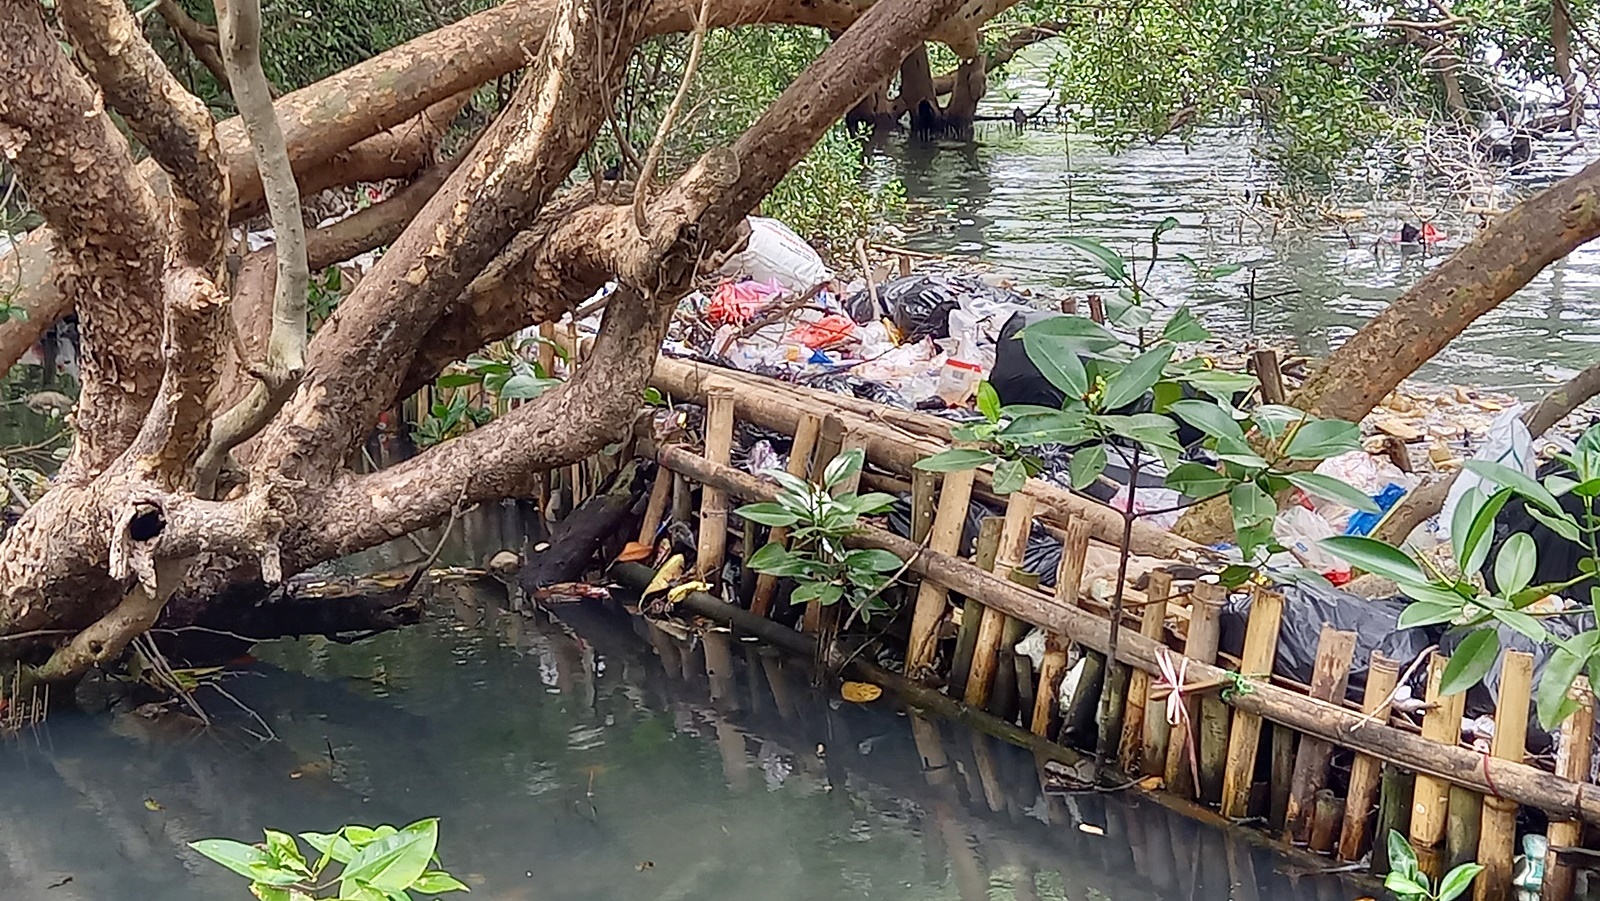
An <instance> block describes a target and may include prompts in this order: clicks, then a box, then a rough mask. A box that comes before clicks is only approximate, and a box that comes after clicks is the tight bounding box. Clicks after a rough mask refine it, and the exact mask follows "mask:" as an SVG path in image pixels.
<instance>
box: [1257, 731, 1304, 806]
mask: <svg viewBox="0 0 1600 901" xmlns="http://www.w3.org/2000/svg"><path fill="white" fill-rule="evenodd" d="M1270 729H1271V733H1270V738H1269V741H1268V745H1267V746H1268V747H1269V748H1270V749H1271V750H1270V751H1269V752H1268V753H1269V755H1270V756H1269V759H1268V763H1269V764H1270V766H1269V767H1268V773H1270V776H1269V777H1268V779H1267V784H1266V785H1265V786H1262V785H1256V786H1253V789H1254V790H1255V791H1261V790H1262V789H1265V790H1266V795H1267V798H1268V801H1267V824H1268V825H1269V826H1271V827H1272V828H1273V829H1275V830H1277V831H1280V832H1281V831H1282V830H1283V824H1284V822H1285V820H1286V819H1287V817H1288V815H1289V789H1290V787H1291V786H1290V782H1291V780H1293V779H1294V749H1295V740H1296V738H1297V737H1298V736H1296V735H1295V734H1294V730H1293V729H1290V728H1289V727H1288V726H1285V725H1283V724H1281V723H1273V724H1272V725H1271V726H1270Z"/></svg>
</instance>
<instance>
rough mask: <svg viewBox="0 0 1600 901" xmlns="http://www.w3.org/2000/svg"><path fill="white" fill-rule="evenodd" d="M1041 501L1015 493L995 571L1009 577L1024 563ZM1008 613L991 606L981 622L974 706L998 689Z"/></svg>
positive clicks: (969, 695) (969, 693) (970, 686)
mask: <svg viewBox="0 0 1600 901" xmlns="http://www.w3.org/2000/svg"><path fill="white" fill-rule="evenodd" d="M1036 505H1037V502H1036V501H1035V500H1034V499H1033V498H1031V497H1028V496H1027V495H1024V494H1016V495H1012V496H1011V499H1010V500H1009V501H1008V502H1007V503H1006V518H1005V525H1004V526H1003V527H1002V529H1001V532H1000V548H999V551H998V552H997V553H996V555H995V571H996V572H998V573H1000V574H1002V575H1007V576H1009V574H1010V572H1011V570H1012V568H1014V567H1016V566H1017V565H1018V564H1020V563H1021V562H1022V557H1023V554H1024V553H1025V552H1026V551H1027V549H1028V534H1029V532H1030V531H1031V530H1032V528H1033V512H1034V508H1035V506H1036ZM1005 624H1006V615H1005V614H1004V613H1001V612H1000V611H998V610H993V609H990V608H988V607H985V608H984V609H983V619H982V621H981V622H980V623H979V624H978V643H977V646H976V648H975V649H974V650H973V652H972V673H971V675H970V676H969V677H968V679H967V687H966V692H965V697H966V701H967V703H968V704H970V705H972V706H973V707H979V708H983V707H987V706H988V704H989V699H990V696H991V693H992V692H993V690H994V677H995V670H996V668H997V666H998V665H999V658H1000V643H1001V640H1002V638H1003V633H1004V631H1005Z"/></svg>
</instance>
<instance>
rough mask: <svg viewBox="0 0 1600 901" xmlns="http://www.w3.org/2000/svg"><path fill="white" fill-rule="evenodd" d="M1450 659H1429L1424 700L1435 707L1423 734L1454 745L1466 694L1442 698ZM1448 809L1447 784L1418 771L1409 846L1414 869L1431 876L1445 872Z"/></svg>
mask: <svg viewBox="0 0 1600 901" xmlns="http://www.w3.org/2000/svg"><path fill="white" fill-rule="evenodd" d="M1449 662H1450V659H1449V658H1448V657H1445V656H1444V655H1443V654H1434V655H1433V656H1432V658H1431V659H1430V660H1429V661H1428V693H1427V695H1426V696H1425V697H1424V700H1426V701H1427V702H1428V703H1430V704H1433V705H1434V706H1433V707H1432V708H1431V709H1430V710H1428V712H1427V713H1425V714H1423V716H1422V737H1423V738H1425V739H1427V740H1428V741H1432V742H1437V743H1439V744H1441V745H1447V746H1449V747H1456V746H1457V745H1458V744H1459V743H1460V739H1461V705H1462V702H1463V701H1464V700H1465V693H1462V694H1457V695H1453V696H1451V697H1444V695H1443V693H1442V692H1441V691H1440V683H1441V682H1442V681H1443V679H1444V668H1445V665H1446V664H1448V663H1449ZM1449 811H1450V783H1449V782H1448V781H1446V780H1444V779H1441V778H1439V777H1437V776H1431V775H1428V774H1425V773H1419V774H1418V775H1417V788H1416V794H1415V795H1414V797H1413V800H1412V803H1411V847H1412V849H1414V850H1415V851H1416V852H1417V868H1418V869H1420V870H1421V871H1422V872H1424V873H1426V874H1428V877H1429V878H1431V879H1438V878H1439V877H1440V876H1442V875H1444V873H1443V869H1444V855H1443V850H1444V849H1443V842H1444V833H1445V827H1446V826H1447V825H1448V824H1449Z"/></svg>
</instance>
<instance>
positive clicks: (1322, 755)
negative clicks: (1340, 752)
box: [1284, 625, 1356, 844]
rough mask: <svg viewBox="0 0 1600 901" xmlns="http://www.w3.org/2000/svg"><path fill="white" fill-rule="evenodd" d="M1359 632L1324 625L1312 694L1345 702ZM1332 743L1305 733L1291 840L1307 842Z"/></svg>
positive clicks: (1288, 825)
mask: <svg viewBox="0 0 1600 901" xmlns="http://www.w3.org/2000/svg"><path fill="white" fill-rule="evenodd" d="M1355 653H1356V633H1354V632H1341V631H1339V630H1337V629H1335V628H1333V627H1332V626H1326V625H1325V626H1323V627H1322V635H1321V637H1319V638H1318V639H1317V658H1316V662H1315V663H1313V664H1312V669H1311V697H1313V698H1316V699H1317V700H1319V701H1328V702H1329V703H1332V704H1343V703H1344V693H1345V688H1346V686H1348V685H1349V684H1350V662H1351V661H1352V660H1353V659H1354V658H1355ZM1332 757H1333V745H1331V744H1329V743H1328V742H1326V741H1324V740H1322V739H1320V738H1312V737H1311V736H1309V735H1307V736H1302V737H1301V739H1300V750H1299V752H1298V753H1296V755H1295V759H1294V775H1293V776H1292V777H1291V778H1290V785H1289V806H1288V808H1287V810H1286V813H1285V815H1284V833H1285V835H1286V837H1287V838H1288V839H1289V841H1291V842H1294V843H1296V844H1308V843H1309V842H1310V841H1311V820H1312V814H1313V812H1314V805H1315V802H1316V796H1317V792H1319V791H1321V790H1322V789H1323V788H1324V787H1325V786H1326V785H1327V784H1328V763H1329V761H1330V760H1331V759H1332Z"/></svg>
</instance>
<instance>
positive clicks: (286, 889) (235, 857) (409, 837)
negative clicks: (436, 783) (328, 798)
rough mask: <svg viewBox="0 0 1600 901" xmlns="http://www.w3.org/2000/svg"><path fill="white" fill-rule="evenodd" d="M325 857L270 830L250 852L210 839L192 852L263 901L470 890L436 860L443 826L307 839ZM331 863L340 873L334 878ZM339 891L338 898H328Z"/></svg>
mask: <svg viewBox="0 0 1600 901" xmlns="http://www.w3.org/2000/svg"><path fill="white" fill-rule="evenodd" d="M300 841H303V842H305V843H306V844H307V845H309V846H310V847H311V848H312V849H313V850H314V851H316V852H317V854H319V855H320V856H319V857H318V858H317V860H316V862H314V863H311V862H308V861H307V860H306V857H305V855H304V854H302V853H301V851H300V846H299V844H298V843H297V842H296V841H295V840H294V837H293V836H291V835H288V834H287V833H283V832H274V831H272V830H271V829H268V830H266V841H264V842H262V843H259V844H255V845H247V844H245V843H243V842H236V841H232V840H230V839H225V838H208V839H205V840H203V841H198V842H193V843H191V844H190V845H189V847H191V848H193V849H194V850H196V851H198V852H200V853H201V854H203V855H205V856H206V857H207V858H209V859H211V860H212V861H215V862H216V863H219V864H221V865H223V866H225V867H227V868H228V869H230V870H232V871H233V872H235V873H238V874H239V875H240V876H243V877H244V878H246V879H248V880H250V892H251V894H253V895H255V896H256V897H257V898H259V899H261V901H312V899H317V898H339V899H343V901H404V899H407V898H410V897H411V893H412V892H416V893H417V894H419V895H443V894H445V893H447V892H464V891H468V889H467V887H466V886H465V885H463V884H462V883H461V881H460V880H458V879H456V878H455V877H454V876H451V875H450V874H449V873H446V872H445V871H444V870H442V869H440V868H439V859H438V857H437V856H436V855H435V854H434V851H435V849H436V847H437V846H438V844H439V821H438V820H437V819H426V820H418V821H417V822H415V823H412V824H411V825H409V826H407V827H405V828H404V829H396V828H395V827H393V826H378V827H377V828H370V827H367V826H345V827H343V828H341V829H340V830H339V831H338V832H333V833H328V834H323V833H320V832H302V833H300ZM330 863H337V864H339V865H340V870H339V872H338V873H337V874H336V875H335V874H330V873H328V872H327V869H328V865H329V864H330ZM335 887H337V888H338V893H337V894H328V892H330V891H331V890H332V889H334V888H335Z"/></svg>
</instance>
